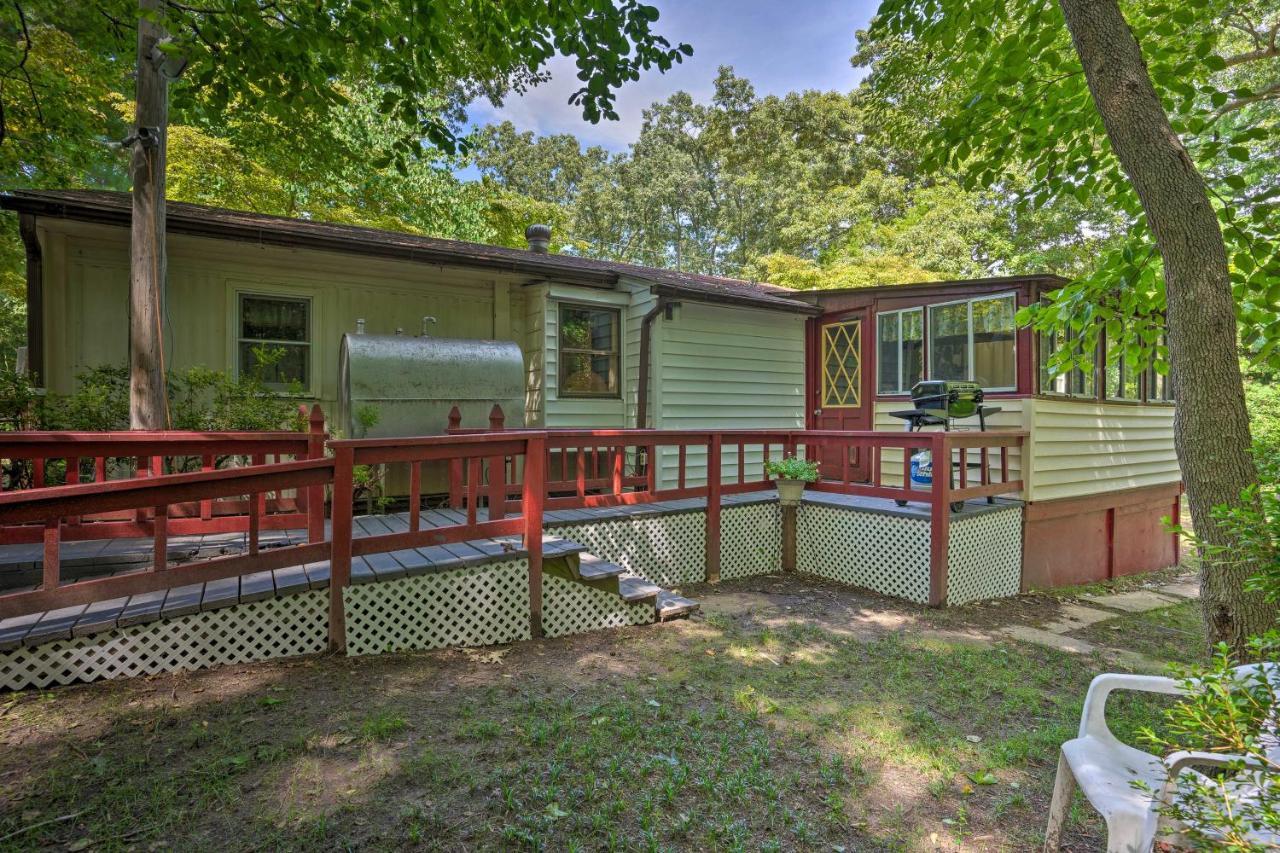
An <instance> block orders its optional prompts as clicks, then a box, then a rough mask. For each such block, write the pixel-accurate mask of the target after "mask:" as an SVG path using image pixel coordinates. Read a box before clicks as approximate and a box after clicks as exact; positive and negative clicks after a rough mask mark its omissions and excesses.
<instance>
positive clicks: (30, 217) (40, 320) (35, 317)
mask: <svg viewBox="0 0 1280 853" xmlns="http://www.w3.org/2000/svg"><path fill="white" fill-rule="evenodd" d="M18 234H19V235H20V236H21V237H22V245H23V247H24V248H25V249H26V251H27V369H28V372H29V373H30V374H31V381H32V382H33V383H34V384H35V385H36V386H42V385H43V384H44V254H43V252H42V251H41V249H40V235H39V234H38V233H37V231H36V217H35V214H33V213H23V214H21V215H19V216H18Z"/></svg>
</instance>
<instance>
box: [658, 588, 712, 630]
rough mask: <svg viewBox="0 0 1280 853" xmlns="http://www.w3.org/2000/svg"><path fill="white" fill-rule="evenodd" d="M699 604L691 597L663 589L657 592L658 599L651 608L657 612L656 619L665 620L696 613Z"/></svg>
mask: <svg viewBox="0 0 1280 853" xmlns="http://www.w3.org/2000/svg"><path fill="white" fill-rule="evenodd" d="M701 606H702V605H700V604H699V603H698V602H696V601H694V600H693V599H692V598H685V597H684V596H683V595H678V594H676V593H674V592H672V591H671V590H669V589H664V590H662V591H661V592H659V593H658V599H657V601H655V602H654V605H653V609H654V611H655V612H656V613H657V614H658V621H659V622H666V621H667V620H668V619H680V618H682V617H684V616H691V615H693V614H694V613H697V612H698V608H699V607H701Z"/></svg>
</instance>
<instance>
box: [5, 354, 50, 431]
mask: <svg viewBox="0 0 1280 853" xmlns="http://www.w3.org/2000/svg"><path fill="white" fill-rule="evenodd" d="M39 401H40V393H39V391H37V389H36V387H35V386H34V385H32V384H31V377H30V376H29V375H28V374H26V373H19V372H18V371H16V370H14V369H13V368H12V367H10V366H8V365H4V364H0V430H2V431H5V432H9V431H12V430H18V429H29V428H30V427H31V423H32V418H33V417H35V410H36V407H37V405H38V404H39Z"/></svg>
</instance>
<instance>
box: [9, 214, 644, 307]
mask: <svg viewBox="0 0 1280 853" xmlns="http://www.w3.org/2000/svg"><path fill="white" fill-rule="evenodd" d="M120 196H121V198H122V199H123V203H116V202H115V201H113V200H108V199H106V198H93V199H72V198H57V197H51V196H50V195H46V194H42V193H35V192H30V193H29V192H21V191H16V192H9V193H5V194H3V195H0V208H4V209H6V210H13V211H17V212H19V213H23V214H30V215H34V216H37V217H47V218H56V219H68V220H73V221H78V222H88V223H94V224H101V225H114V226H119V227H122V228H128V227H129V224H130V220H131V218H132V216H133V211H132V205H131V204H130V203H129V201H128V198H129V197H128V195H127V194H123V193H122V194H120ZM165 221H166V228H167V230H168V231H169V233H171V234H183V235H187V236H192V237H207V238H212V239H216V240H237V241H240V242H247V243H255V244H258V245H263V246H279V247H283V248H295V249H312V250H320V251H332V252H342V253H347V254H358V255H364V256H367V257H377V258H385V259H388V260H398V261H410V262H413V263H424V264H434V265H439V266H459V267H471V268H475V269H485V270H493V271H496V272H508V273H516V274H522V275H531V276H539V277H542V278H554V279H555V280H556V281H561V282H565V283H569V284H580V285H586V286H589V287H613V286H614V285H615V284H617V282H618V278H619V276H618V273H616V272H613V271H611V270H585V269H582V268H580V267H577V266H572V265H569V264H565V263H557V262H556V258H557V257H558V256H556V255H535V254H534V253H532V252H529V253H527V254H528V255H529V257H527V258H520V257H515V256H514V255H517V254H518V253H520V252H521V250H518V249H517V250H508V251H507V252H505V253H502V254H497V253H493V252H486V251H484V249H485V248H486V247H483V246H480V245H479V244H467V243H461V244H459V245H458V246H450V247H447V248H446V247H436V246H433V245H431V244H430V242H429V241H428V240H424V239H418V238H416V237H415V235H411V234H396V233H395V232H389V231H376V230H375V229H369V228H356V227H351V226H334V225H330V224H328V223H322V222H311V221H307V220H300V219H286V218H284V217H262V216H256V215H237V214H236V212H235V211H226V210H222V209H219V208H206V207H203V206H197V205H187V204H174V203H170V204H169V205H168V206H167V210H166V216H165ZM450 242H452V241H450ZM466 247H475V250H473V251H468V249H467V248H466Z"/></svg>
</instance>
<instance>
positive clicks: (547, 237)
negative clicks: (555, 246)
mask: <svg viewBox="0 0 1280 853" xmlns="http://www.w3.org/2000/svg"><path fill="white" fill-rule="evenodd" d="M524 239H526V240H528V241H529V251H530V252H537V253H538V254H539V255H545V254H546V253H547V251H548V250H549V249H550V248H551V226H550V225H536V224H535V225H530V226H529V227H528V228H526V229H524Z"/></svg>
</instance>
